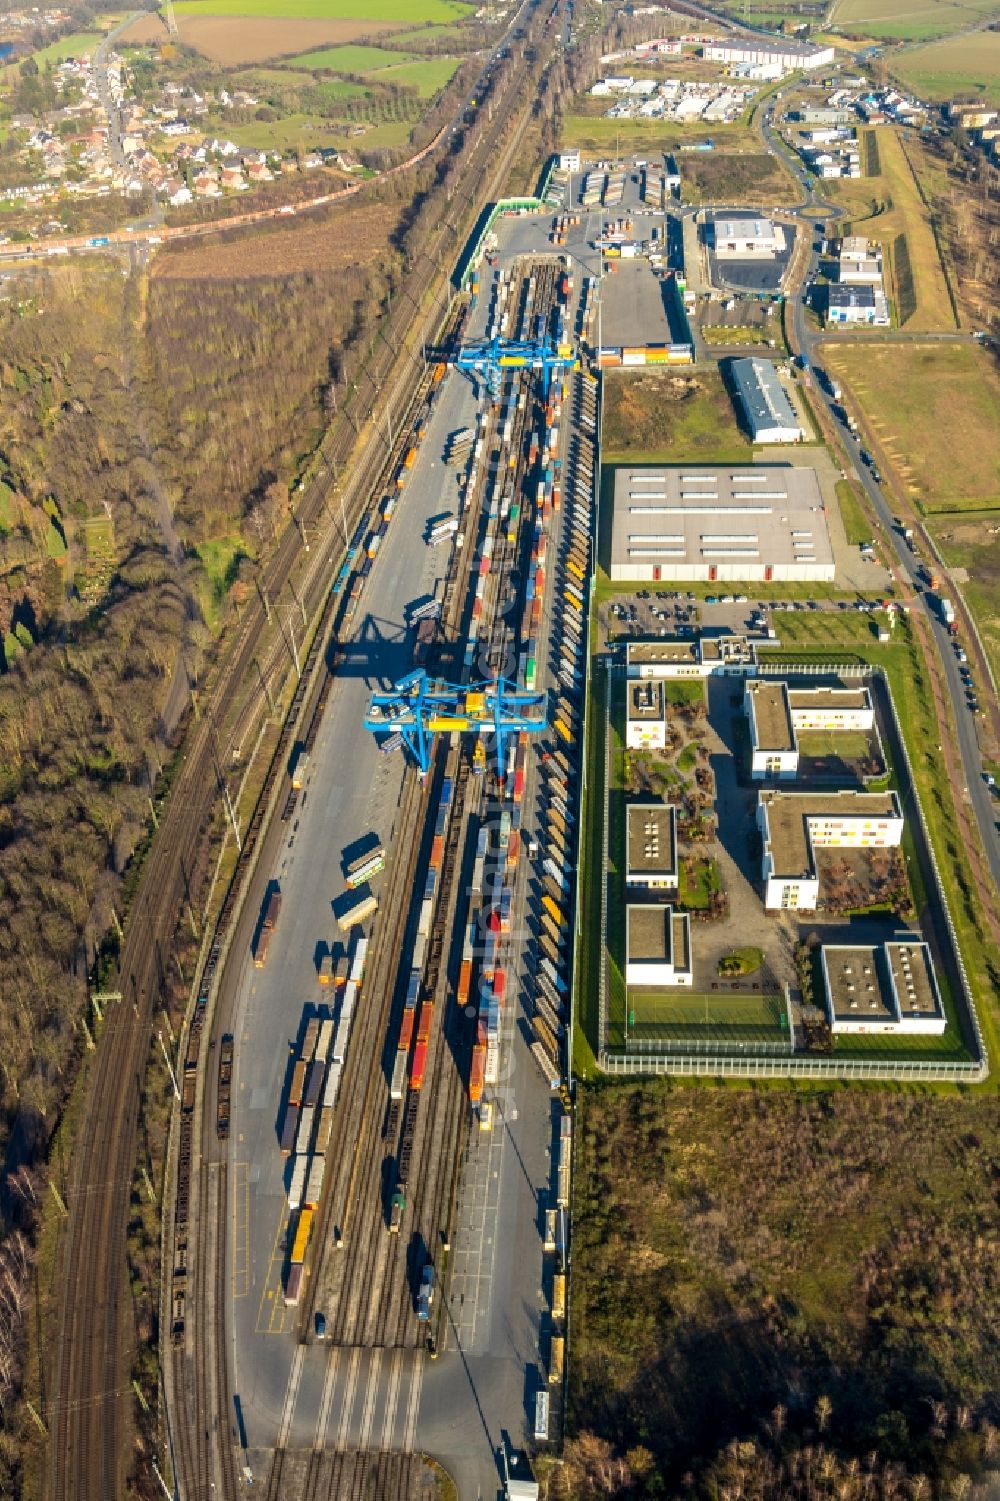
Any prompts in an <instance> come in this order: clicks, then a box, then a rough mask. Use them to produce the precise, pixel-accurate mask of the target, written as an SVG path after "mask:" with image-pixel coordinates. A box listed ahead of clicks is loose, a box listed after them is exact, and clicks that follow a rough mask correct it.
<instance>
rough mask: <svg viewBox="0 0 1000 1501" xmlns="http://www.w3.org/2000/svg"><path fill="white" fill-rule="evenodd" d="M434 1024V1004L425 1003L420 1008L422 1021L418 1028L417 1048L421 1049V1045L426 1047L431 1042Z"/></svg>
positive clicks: (431, 1002)
mask: <svg viewBox="0 0 1000 1501" xmlns="http://www.w3.org/2000/svg"><path fill="white" fill-rule="evenodd" d="M433 1022H434V1002H433V1001H424V1003H423V1005H422V1006H421V1008H420V1021H419V1024H418V1026H417V1047H419V1046H420V1044H421V1043H424V1045H425V1046H426V1044H427V1043H428V1042H430V1037H431V1026H432V1024H433Z"/></svg>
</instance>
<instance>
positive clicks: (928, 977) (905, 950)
mask: <svg viewBox="0 0 1000 1501" xmlns="http://www.w3.org/2000/svg"><path fill="white" fill-rule="evenodd" d="M885 958H886V963H887V965H888V968H889V970H890V972H891V974H892V980H893V988H894V989H895V992H896V1000H897V1002H898V1003H899V1014H900V1016H906V1017H917V1016H943V1015H944V1007H943V1005H942V1003H941V992H940V991H939V990H938V983H937V976H936V975H935V973H934V963H933V960H932V959H931V951H930V949H929V948H928V947H927V945H926V943H887V944H886V946H885Z"/></svg>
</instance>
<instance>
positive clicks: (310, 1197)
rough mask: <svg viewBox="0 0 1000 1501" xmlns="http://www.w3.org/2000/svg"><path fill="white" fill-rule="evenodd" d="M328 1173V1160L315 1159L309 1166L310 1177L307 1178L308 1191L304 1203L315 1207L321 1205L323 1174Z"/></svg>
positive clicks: (322, 1158) (323, 1158)
mask: <svg viewBox="0 0 1000 1501" xmlns="http://www.w3.org/2000/svg"><path fill="white" fill-rule="evenodd" d="M325 1171H326V1158H325V1157H314V1158H313V1159H312V1161H311V1163H310V1166H309V1175H308V1177H307V1178H306V1190H305V1197H304V1200H303V1202H304V1203H306V1204H311V1205H313V1206H315V1205H316V1204H318V1203H319V1200H320V1195H321V1194H322V1192H323V1174H324V1172H325Z"/></svg>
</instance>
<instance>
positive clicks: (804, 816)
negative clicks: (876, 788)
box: [757, 789, 903, 911]
mask: <svg viewBox="0 0 1000 1501" xmlns="http://www.w3.org/2000/svg"><path fill="white" fill-rule="evenodd" d="M757 827H758V829H759V830H760V835H761V840H762V843H763V856H762V860H761V876H762V878H763V881H764V906H765V907H767V908H770V909H774V908H784V909H786V910H792V911H799V910H811V909H813V908H815V907H816V905H817V903H818V901H819V870H818V868H817V865H816V859H815V856H814V853H813V851H814V850H816V849H820V848H827V847H838V846H839V847H840V848H843V849H893V848H895V847H896V846H897V845H898V844H899V843H900V841H901V839H902V837H903V814H902V809H901V807H900V803H899V798H898V796H897V794H896V793H895V792H892V791H889V792H852V791H850V792H785V791H778V790H777V789H774V790H770V789H769V790H768V791H766V792H761V793H760V794H759V795H758V799H757Z"/></svg>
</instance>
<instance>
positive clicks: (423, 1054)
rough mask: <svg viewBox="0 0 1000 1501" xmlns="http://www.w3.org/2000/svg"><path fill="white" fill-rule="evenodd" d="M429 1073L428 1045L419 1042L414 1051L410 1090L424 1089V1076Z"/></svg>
mask: <svg viewBox="0 0 1000 1501" xmlns="http://www.w3.org/2000/svg"><path fill="white" fill-rule="evenodd" d="M426 1072H427V1044H426V1042H418V1043H417V1045H416V1046H415V1048H414V1049H413V1063H412V1065H411V1067H410V1088H411V1089H422V1088H423V1084H424V1075H425V1074H426Z"/></svg>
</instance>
